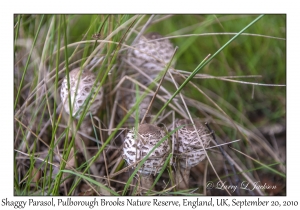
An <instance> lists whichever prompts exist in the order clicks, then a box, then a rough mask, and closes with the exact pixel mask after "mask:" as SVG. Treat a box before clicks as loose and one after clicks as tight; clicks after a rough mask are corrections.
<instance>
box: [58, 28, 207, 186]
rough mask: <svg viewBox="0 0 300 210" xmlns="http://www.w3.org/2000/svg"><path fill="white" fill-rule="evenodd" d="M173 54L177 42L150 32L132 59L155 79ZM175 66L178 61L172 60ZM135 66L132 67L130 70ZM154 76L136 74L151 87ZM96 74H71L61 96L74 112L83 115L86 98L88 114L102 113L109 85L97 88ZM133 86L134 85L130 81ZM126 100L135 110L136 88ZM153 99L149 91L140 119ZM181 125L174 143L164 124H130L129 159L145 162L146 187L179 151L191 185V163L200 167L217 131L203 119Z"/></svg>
mask: <svg viewBox="0 0 300 210" xmlns="http://www.w3.org/2000/svg"><path fill="white" fill-rule="evenodd" d="M173 53H174V47H173V45H172V43H171V42H170V41H169V40H168V39H163V37H162V36H161V35H159V34H158V33H150V34H146V35H144V36H141V37H140V38H139V39H138V40H136V41H135V43H134V46H133V49H131V50H130V51H129V53H128V57H127V58H128V59H127V61H128V62H129V63H131V64H132V65H134V66H136V67H137V68H139V69H141V70H143V72H145V73H146V74H147V75H148V76H149V77H150V79H151V78H152V79H154V78H155V77H156V76H157V75H158V74H159V72H160V71H162V70H163V69H164V68H165V66H166V64H167V63H169V62H170V61H171V58H172V55H173ZM171 67H174V64H171ZM131 70H132V69H126V71H128V72H129V71H131ZM149 77H148V78H147V76H145V75H143V74H137V78H136V79H137V80H138V81H139V82H141V83H142V84H144V85H146V86H147V85H149V84H150V81H151V80H149ZM79 78H80V79H79ZM95 79H96V78H95V75H94V74H93V73H92V72H90V71H88V70H87V69H80V68H77V69H74V70H72V71H70V73H69V77H67V76H66V77H65V78H64V80H63V82H62V87H61V94H60V96H61V100H62V103H63V107H64V110H65V111H66V112H67V113H68V114H70V115H72V116H73V117H75V118H77V119H78V118H79V117H80V116H81V115H82V112H83V107H85V106H83V105H85V103H86V101H89V104H88V107H89V108H88V111H87V114H88V113H91V114H95V113H96V112H97V110H98V108H99V107H100V106H101V104H102V101H103V90H102V87H101V88H100V89H97V88H99V83H96V84H95ZM68 80H69V81H68ZM133 86H134V85H133ZM133 86H132V88H134V87H133ZM69 88H70V89H69ZM127 88H131V86H130V85H127ZM133 90H134V89H133ZM69 94H70V95H69ZM69 98H70V99H71V101H69ZM87 99H89V100H87ZM121 99H122V101H125V102H126V103H125V104H124V106H123V107H124V108H123V111H124V109H125V110H129V109H130V108H131V107H132V106H133V104H135V100H136V99H135V94H134V91H132V92H127V93H124V94H122V97H121ZM124 99H125V100H124ZM149 102H150V97H149V96H147V97H146V98H145V99H144V100H143V101H142V102H141V104H140V106H139V109H140V110H139V117H140V118H139V121H141V119H142V117H143V116H144V114H145V110H146V109H147V107H148V105H149ZM69 103H71V104H72V107H73V108H72V110H70V107H71V106H70V104H69ZM119 110H122V109H119ZM118 114H119V116H121V117H122V116H124V114H123V113H122V111H121V112H119V113H118ZM175 125H176V126H175V127H176V128H177V131H176V132H175V133H174V134H173V135H175V138H173V139H175V141H174V142H172V141H171V140H170V139H171V138H168V137H169V136H168V132H167V131H166V130H165V129H164V128H161V127H158V126H156V125H154V124H148V123H143V124H139V126H138V127H137V128H132V129H130V130H129V132H128V133H127V135H126V137H125V140H124V144H123V145H124V146H123V158H124V160H125V161H126V162H127V164H128V165H129V166H132V168H135V167H137V166H138V165H139V163H140V162H142V164H140V165H139V169H138V172H139V174H140V177H141V187H142V188H143V189H145V190H147V189H150V188H151V185H152V183H153V177H152V176H153V175H155V174H157V173H159V172H160V171H161V170H162V169H163V168H164V167H163V166H164V165H165V162H166V159H167V157H168V156H169V154H170V153H173V157H174V158H173V162H175V163H176V164H177V167H176V184H177V189H187V188H188V185H189V173H190V169H191V167H193V166H196V165H197V164H199V163H200V162H201V161H203V160H204V159H205V157H206V151H205V149H206V148H207V147H208V145H209V143H210V141H211V140H212V135H211V133H212V132H211V131H210V130H209V129H208V127H206V126H205V125H203V124H201V122H200V120H198V119H191V120H190V119H178V120H176V122H175Z"/></svg>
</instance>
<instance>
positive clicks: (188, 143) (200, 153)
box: [174, 119, 212, 168]
mask: <svg viewBox="0 0 300 210" xmlns="http://www.w3.org/2000/svg"><path fill="white" fill-rule="evenodd" d="M193 121H194V123H195V126H196V129H197V131H195V129H194V126H193V124H192V123H191V121H190V120H187V119H181V120H177V122H176V127H179V126H182V125H183V126H184V127H182V128H181V129H179V130H178V131H177V139H176V142H175V148H174V150H175V152H176V153H177V154H178V159H179V162H180V165H181V166H182V167H184V168H191V167H193V166H195V165H197V164H199V163H200V162H201V161H202V160H204V159H205V157H206V154H205V151H204V149H205V148H206V147H208V145H209V143H210V141H211V140H212V136H211V132H210V131H209V130H208V128H207V127H206V126H204V125H203V124H201V123H200V121H199V120H198V119H194V120H193ZM197 132H198V134H199V136H200V139H199V138H198V137H197ZM201 141H202V143H201ZM202 144H203V146H204V149H203V146H202Z"/></svg>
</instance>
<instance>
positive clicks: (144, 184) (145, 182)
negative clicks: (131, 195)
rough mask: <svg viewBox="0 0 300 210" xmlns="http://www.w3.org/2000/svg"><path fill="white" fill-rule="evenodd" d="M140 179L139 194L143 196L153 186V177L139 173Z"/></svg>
mask: <svg viewBox="0 0 300 210" xmlns="http://www.w3.org/2000/svg"><path fill="white" fill-rule="evenodd" d="M140 179H141V194H142V195H144V194H146V193H147V191H148V190H149V189H150V188H151V186H152V185H153V176H152V175H151V174H142V173H140Z"/></svg>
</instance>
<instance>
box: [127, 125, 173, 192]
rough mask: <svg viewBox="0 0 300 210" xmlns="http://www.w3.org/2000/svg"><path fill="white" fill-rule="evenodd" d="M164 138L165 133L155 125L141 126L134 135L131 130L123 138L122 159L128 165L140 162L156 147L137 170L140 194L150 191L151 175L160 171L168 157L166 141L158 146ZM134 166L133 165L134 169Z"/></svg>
mask: <svg viewBox="0 0 300 210" xmlns="http://www.w3.org/2000/svg"><path fill="white" fill-rule="evenodd" d="M165 136H166V133H165V131H164V130H163V129H161V128H159V127H157V126H155V125H150V124H141V125H139V128H138V131H137V132H136V133H135V132H134V129H132V130H130V131H129V132H128V134H127V136H126V138H125V141H124V147H123V152H124V154H123V158H124V159H125V160H126V162H127V163H128V165H132V164H135V163H136V162H137V161H140V160H142V159H143V158H145V157H146V156H147V155H148V154H149V153H150V151H151V150H153V149H154V148H155V147H156V148H155V149H154V151H153V152H152V153H151V154H150V155H149V157H148V159H147V160H146V161H145V162H144V163H143V165H142V166H141V167H140V169H139V174H140V177H141V187H142V193H145V192H146V191H147V189H150V187H151V186H152V184H153V178H152V175H155V174H157V173H159V172H160V171H161V169H162V167H163V165H164V163H165V160H166V158H167V156H168V153H169V151H170V146H169V143H168V141H167V139H166V140H165V141H163V142H161V144H160V145H158V143H159V142H160V141H161V140H162V139H163V138H164V137H165ZM136 165H137V164H135V165H134V168H135V167H136Z"/></svg>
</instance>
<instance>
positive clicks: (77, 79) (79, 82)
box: [60, 68, 103, 119]
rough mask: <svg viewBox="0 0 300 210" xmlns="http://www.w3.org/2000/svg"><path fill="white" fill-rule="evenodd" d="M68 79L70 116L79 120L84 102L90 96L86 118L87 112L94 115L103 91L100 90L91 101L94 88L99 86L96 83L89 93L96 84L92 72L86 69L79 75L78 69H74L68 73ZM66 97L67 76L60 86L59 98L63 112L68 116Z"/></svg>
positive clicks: (67, 97)
mask: <svg viewBox="0 0 300 210" xmlns="http://www.w3.org/2000/svg"><path fill="white" fill-rule="evenodd" d="M69 77H70V97H71V106H72V107H73V108H72V116H73V117H75V118H76V119H79V118H80V116H81V114H82V111H83V109H84V105H85V102H86V100H87V99H88V98H89V96H90V95H91V97H90V101H89V103H90V104H89V105H90V108H89V111H88V112H87V114H86V116H87V115H88V113H89V112H90V113H91V114H96V113H97V111H98V109H99V107H100V106H101V104H102V98H103V90H102V88H101V89H100V91H99V92H98V93H97V94H96V96H95V99H94V101H93V97H94V95H93V94H95V91H96V88H97V86H98V85H99V82H98V83H97V85H95V86H94V89H93V93H91V91H92V87H93V85H94V83H95V82H96V76H95V75H94V74H93V73H92V72H90V71H88V70H86V69H83V70H82V73H81V71H80V68H76V69H74V70H72V71H70V73H69ZM68 95H69V90H68V80H67V76H65V78H64V80H63V82H62V84H61V92H60V97H61V100H62V103H63V107H64V110H65V111H66V113H67V114H70V107H69V103H68V99H69V96H68Z"/></svg>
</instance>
